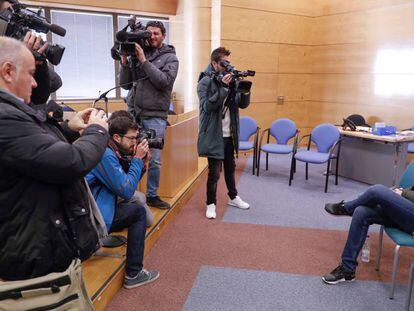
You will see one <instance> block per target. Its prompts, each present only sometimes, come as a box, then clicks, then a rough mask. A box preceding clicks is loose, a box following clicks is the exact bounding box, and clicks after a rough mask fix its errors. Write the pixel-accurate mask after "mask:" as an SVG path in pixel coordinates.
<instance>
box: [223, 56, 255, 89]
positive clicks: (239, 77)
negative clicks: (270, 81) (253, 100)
mask: <svg viewBox="0 0 414 311" xmlns="http://www.w3.org/2000/svg"><path fill="white" fill-rule="evenodd" d="M220 66H221V67H223V68H225V69H226V70H225V71H224V72H220V73H218V74H217V79H218V80H219V81H221V80H222V79H223V77H224V76H225V75H227V74H229V73H231V74H233V79H232V82H231V83H230V87H232V88H234V89H235V90H236V92H240V93H249V92H250V89H251V87H252V82H251V81H248V80H243V78H245V77H254V76H255V74H256V71H253V70H245V71H239V70H237V69H236V68H234V66H232V65H231V64H230V62H229V61H227V60H224V59H222V60H221V61H220Z"/></svg>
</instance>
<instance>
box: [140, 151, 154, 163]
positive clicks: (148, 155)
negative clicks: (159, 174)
mask: <svg viewBox="0 0 414 311" xmlns="http://www.w3.org/2000/svg"><path fill="white" fill-rule="evenodd" d="M151 158H152V154H151V150H148V152H147V154H146V155H145V157H144V158H143V159H142V160H143V161H144V164H146V163H148V162H149V161H150V160H151Z"/></svg>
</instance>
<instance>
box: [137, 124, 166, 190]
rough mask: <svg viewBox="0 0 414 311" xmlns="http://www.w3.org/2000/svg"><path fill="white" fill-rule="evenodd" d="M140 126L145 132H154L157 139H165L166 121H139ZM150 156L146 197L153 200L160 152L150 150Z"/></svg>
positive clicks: (159, 167) (157, 178) (157, 184)
mask: <svg viewBox="0 0 414 311" xmlns="http://www.w3.org/2000/svg"><path fill="white" fill-rule="evenodd" d="M141 124H142V127H143V128H144V129H146V130H147V129H152V130H155V134H156V137H157V138H163V139H164V138H165V129H166V128H167V120H165V119H162V118H150V119H141ZM151 155H152V158H151V160H150V162H149V168H148V176H147V197H150V198H153V197H156V196H157V190H158V187H159V185H160V171H161V150H160V149H151Z"/></svg>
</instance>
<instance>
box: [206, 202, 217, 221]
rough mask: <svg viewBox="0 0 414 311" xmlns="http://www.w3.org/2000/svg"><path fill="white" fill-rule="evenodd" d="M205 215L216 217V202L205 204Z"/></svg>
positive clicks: (211, 217)
mask: <svg viewBox="0 0 414 311" xmlns="http://www.w3.org/2000/svg"><path fill="white" fill-rule="evenodd" d="M206 217H207V218H208V219H214V218H216V204H214V203H212V204H209V205H207V209H206Z"/></svg>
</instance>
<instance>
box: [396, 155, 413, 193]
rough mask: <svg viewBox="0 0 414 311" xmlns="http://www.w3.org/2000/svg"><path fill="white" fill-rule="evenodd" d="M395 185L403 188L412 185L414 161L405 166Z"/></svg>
mask: <svg viewBox="0 0 414 311" xmlns="http://www.w3.org/2000/svg"><path fill="white" fill-rule="evenodd" d="M397 186H398V187H400V188H404V189H405V188H410V187H412V186H414V161H413V162H411V163H410V165H408V166H407V168H406V169H405V171H404V173H403V174H402V176H401V178H400V181H399V183H398V185H397Z"/></svg>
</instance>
